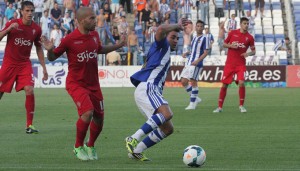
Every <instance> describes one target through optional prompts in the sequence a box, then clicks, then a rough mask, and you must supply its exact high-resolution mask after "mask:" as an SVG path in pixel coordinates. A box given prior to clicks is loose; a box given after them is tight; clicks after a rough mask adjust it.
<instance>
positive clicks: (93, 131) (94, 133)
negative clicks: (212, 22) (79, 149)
mask: <svg viewBox="0 0 300 171" xmlns="http://www.w3.org/2000/svg"><path fill="white" fill-rule="evenodd" d="M102 127H103V124H101V125H97V124H95V122H94V121H93V120H92V121H91V123H90V138H89V142H88V143H87V146H89V147H94V144H95V141H96V140H97V138H98V136H99V134H100V133H101V131H102Z"/></svg>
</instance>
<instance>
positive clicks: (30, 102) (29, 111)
mask: <svg viewBox="0 0 300 171" xmlns="http://www.w3.org/2000/svg"><path fill="white" fill-rule="evenodd" d="M34 106H35V103H34V94H31V95H26V100H25V108H26V127H29V125H32V120H33V114H34Z"/></svg>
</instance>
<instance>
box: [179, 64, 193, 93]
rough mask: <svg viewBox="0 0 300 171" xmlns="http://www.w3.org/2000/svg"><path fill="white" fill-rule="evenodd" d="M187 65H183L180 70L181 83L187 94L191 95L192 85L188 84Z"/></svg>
mask: <svg viewBox="0 0 300 171" xmlns="http://www.w3.org/2000/svg"><path fill="white" fill-rule="evenodd" d="M188 72H189V71H188V66H185V67H184V68H183V70H182V72H181V75H180V77H181V80H180V81H181V84H182V86H183V87H184V89H185V91H186V92H187V93H188V94H189V96H190V95H191V92H192V86H191V85H190V84H189V76H188V75H189V74H188Z"/></svg>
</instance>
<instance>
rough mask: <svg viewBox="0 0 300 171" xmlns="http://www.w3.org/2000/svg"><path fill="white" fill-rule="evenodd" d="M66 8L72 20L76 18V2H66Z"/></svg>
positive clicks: (72, 0) (71, 0) (68, 0)
mask: <svg viewBox="0 0 300 171" xmlns="http://www.w3.org/2000/svg"><path fill="white" fill-rule="evenodd" d="M64 7H65V9H66V12H67V13H69V15H70V17H71V18H74V17H73V16H74V14H75V2H74V0H64Z"/></svg>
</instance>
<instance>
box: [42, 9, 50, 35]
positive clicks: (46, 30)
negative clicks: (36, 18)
mask: <svg viewBox="0 0 300 171" xmlns="http://www.w3.org/2000/svg"><path fill="white" fill-rule="evenodd" d="M50 23H51V19H50V17H49V11H48V10H45V11H44V15H43V16H42V18H41V21H40V26H41V28H42V35H43V36H46V37H47V39H49V38H50Z"/></svg>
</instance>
